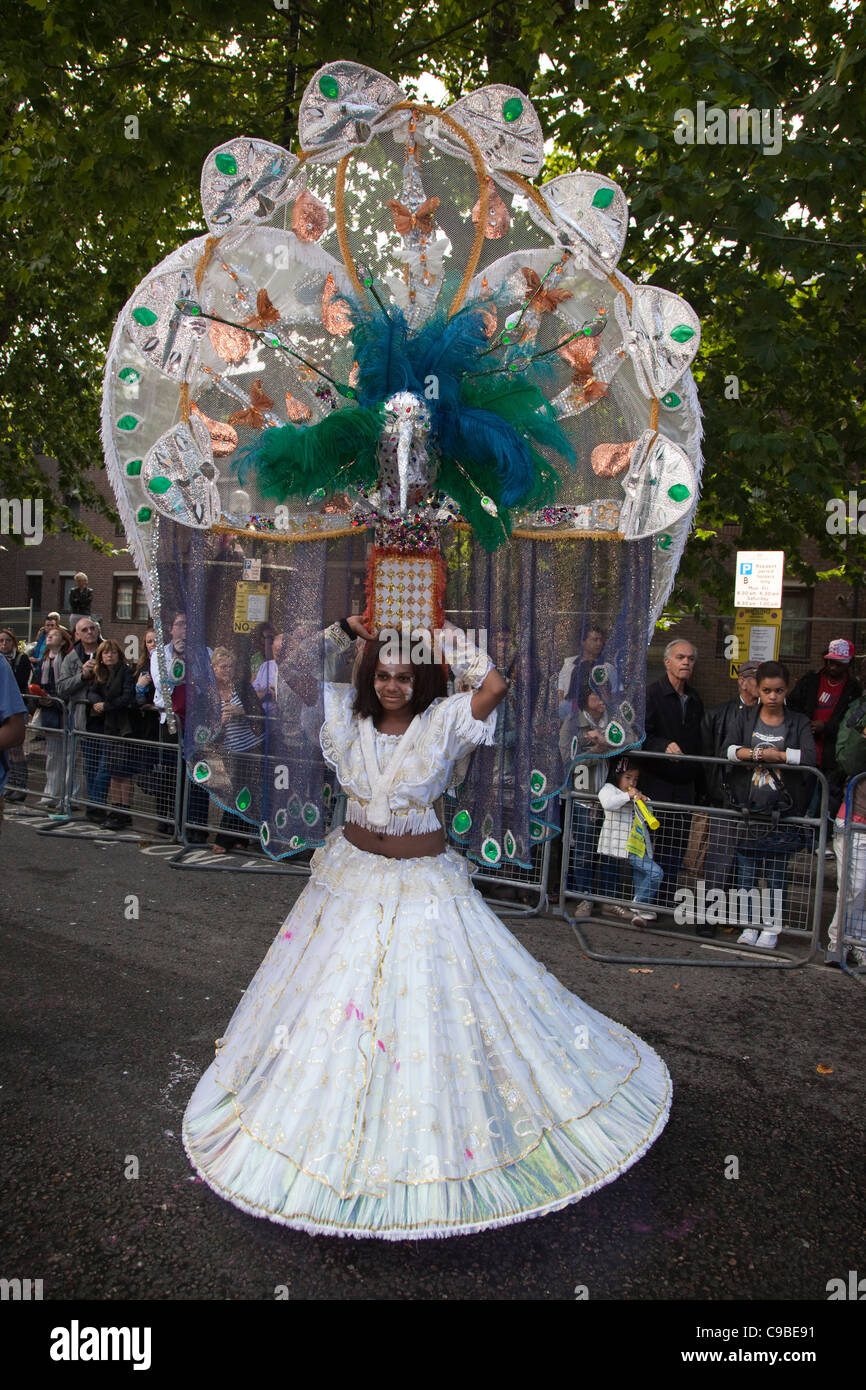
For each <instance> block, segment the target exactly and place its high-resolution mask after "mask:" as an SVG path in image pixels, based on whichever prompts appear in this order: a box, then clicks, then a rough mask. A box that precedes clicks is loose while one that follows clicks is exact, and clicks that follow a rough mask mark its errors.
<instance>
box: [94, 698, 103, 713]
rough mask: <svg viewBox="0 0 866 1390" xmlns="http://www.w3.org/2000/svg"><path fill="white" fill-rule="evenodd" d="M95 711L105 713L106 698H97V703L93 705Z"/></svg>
mask: <svg viewBox="0 0 866 1390" xmlns="http://www.w3.org/2000/svg"><path fill="white" fill-rule="evenodd" d="M93 713H94V714H104V713H105V701H104V700H97V701H96V704H95V705H94V706H93Z"/></svg>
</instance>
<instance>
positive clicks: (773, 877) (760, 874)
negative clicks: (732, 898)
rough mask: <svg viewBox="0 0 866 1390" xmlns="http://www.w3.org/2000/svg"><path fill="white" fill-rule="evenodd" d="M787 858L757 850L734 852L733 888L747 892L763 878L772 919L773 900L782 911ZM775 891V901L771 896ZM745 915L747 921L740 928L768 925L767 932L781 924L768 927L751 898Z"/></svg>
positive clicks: (773, 896) (786, 856)
mask: <svg viewBox="0 0 866 1390" xmlns="http://www.w3.org/2000/svg"><path fill="white" fill-rule="evenodd" d="M789 857H790V856H789V855H787V854H770V853H767V851H762V850H757V849H752V850H751V851H750V850H748V849H738V850H737V887H738V888H745V889H746V890H747V891H748V890H749V889H750V888H757V886H758V879H759V878H765V879H766V880H767V889H768V891H769V894H770V911H771V913H772V914H773V918H774V919H775V916H776V905H777V901H778V906H779V909H780V913H782V912H784V910H785V883H786V880H787V877H788V859H789ZM777 889H778V892H779V897H778V900H777V899H776V896H775V894H776V890H777ZM753 909H754V910H753ZM747 912H748V915H749V916H750V918H751V921H750V922H744V923H743V926H749V925H753V926H756V927H765V926H768V925H769V927H770V930H778V927H779V926H781V921H780V922H779V923H778V926H774V925H773V923H772V922H771V923H769V924H768V923H766V922H764V921H762V918H761V910H760V908H759V907H758V905H757V904H756V903H755V902H753V901H752V900H751V899H750V900H749V903H748V907H747Z"/></svg>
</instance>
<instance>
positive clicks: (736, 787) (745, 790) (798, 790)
mask: <svg viewBox="0 0 866 1390" xmlns="http://www.w3.org/2000/svg"><path fill="white" fill-rule="evenodd" d="M760 712H761V706H760V704H757V705H752V706H751V708H748V709H747V708H745V707H744V708H743V709H742V710H740V713H739V715H738V716H737V717H736V718H735V719H734V720H733V721H732V723H731V726H730V734H731V740H730V741H731V743H732V744H734V743H735V744H736V745H737V746H738V747H739V748H750V747H751V745H752V734H753V733H754V731H755V725H756V724H757V722H758V716H759V714H760ZM785 725H786V728H785V746H786V748H799V750H800V755H801V756H800V763H801V764H802V765H805V766H806V767H817V764H818V754H817V752H816V749H815V740H814V739H813V737H812V730H811V729H810V728H809V720H808V719H807V718H806V716H805V714H800V713H799V711H797V710H792V709H790V708H788V707H787V706H786V709H785ZM772 768H773V772H774V773H776V775H777V776H778V778H779V781H780V782H781V784H782V788H783V793H782V795H781V796H780V798H779V804H778V807H777V808H776V809H777V810H779V811H781V812H782V814H787V815H791V816H804V815H805V814H806V808H807V807H808V805H809V802H810V800H811V798H812V792H813V790H814V787H815V778H814V777H810V776H809V774H808V773H801V772H784V771H783V770H782V767H781V765H776V764H772ZM754 770H755V768H754V764H753V763H746V762H742V763H740V762H738V763H735V762H733V761H732V762H731V771H730V773H728V775H727V777H726V779H725V780H726V782H727V785H728V787H729V788H730V793H731V801H732V802H733V804H734V805H736V806H740V807H742V808H743V809H745V808H747V807H748V805H749V794H750V792H751V786H752V774H753V772H754Z"/></svg>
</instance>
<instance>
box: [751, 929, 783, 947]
mask: <svg viewBox="0 0 866 1390" xmlns="http://www.w3.org/2000/svg"><path fill="white" fill-rule="evenodd" d="M778 940H779V933H778V932H777V931H762V932H761V935H760V936H759V937H758V939H757V941H756V942H755V943H754V944H755V945H756V946H763V948H764V950H766V951H772V949H773V947H774V946H775V944H776V942H777V941H778Z"/></svg>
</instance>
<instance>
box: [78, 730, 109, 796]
mask: <svg viewBox="0 0 866 1390" xmlns="http://www.w3.org/2000/svg"><path fill="white" fill-rule="evenodd" d="M81 756H82V761H83V763H84V785H85V787H86V789H87V800H88V801H90V802H94V803H95V804H96V805H98V806H104V805H105V802H106V799H107V797H108V784H109V782H110V781H111V778H110V777H109V775H108V766H107V759H106V746H105V744H104V743H99V742H97V741H96V739H93V738H85V739H83V740H82V749H81Z"/></svg>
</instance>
